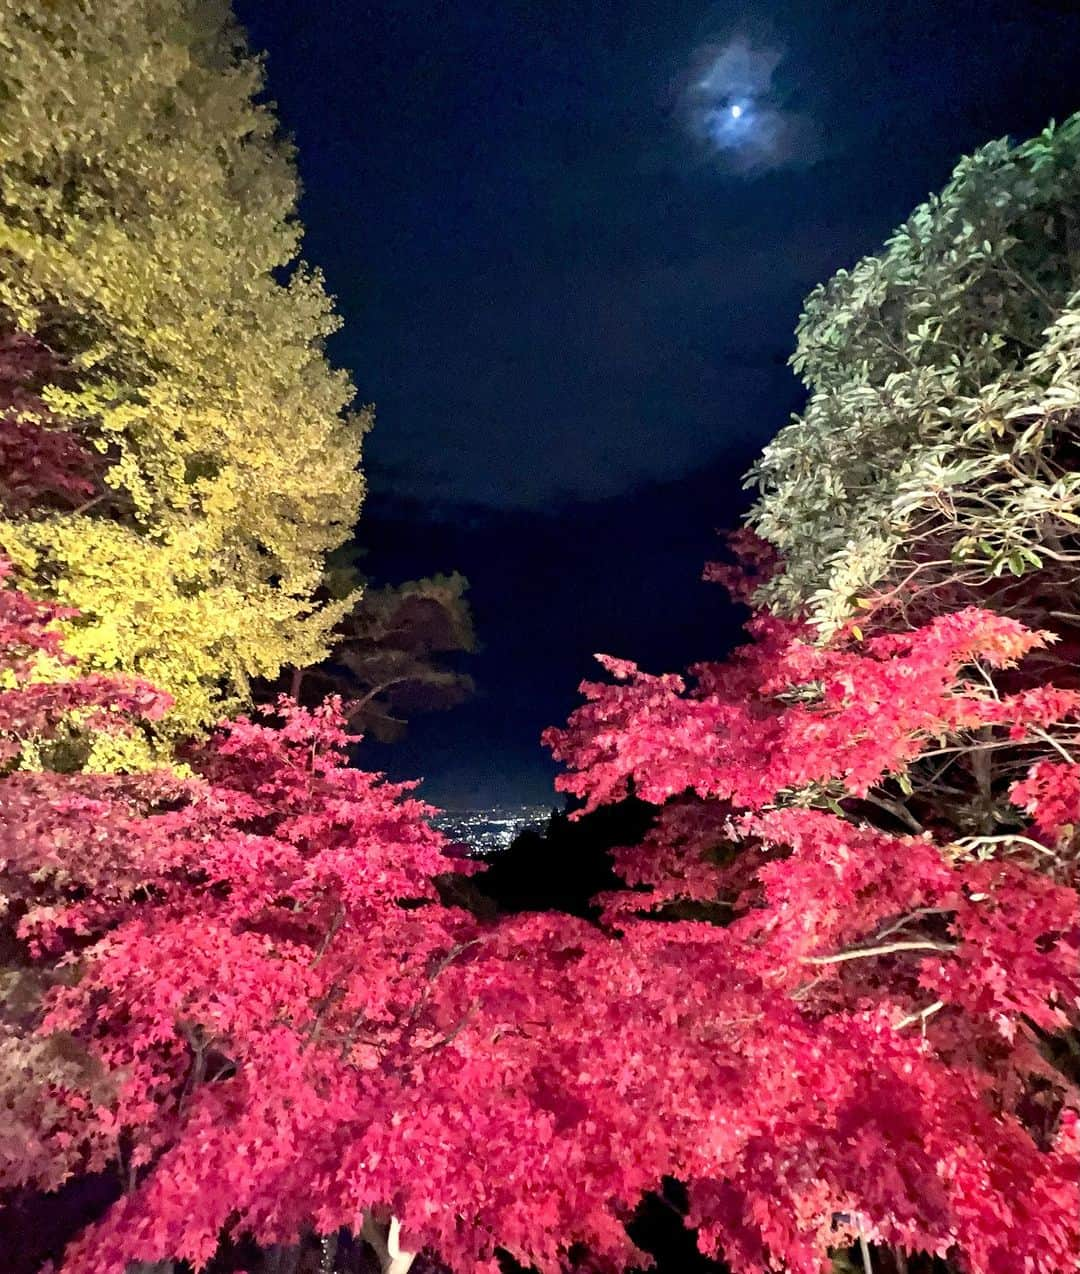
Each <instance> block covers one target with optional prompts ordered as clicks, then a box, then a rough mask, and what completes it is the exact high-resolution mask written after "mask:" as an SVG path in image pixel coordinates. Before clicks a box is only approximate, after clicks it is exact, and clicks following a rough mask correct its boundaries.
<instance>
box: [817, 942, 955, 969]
mask: <svg viewBox="0 0 1080 1274" xmlns="http://www.w3.org/2000/svg"><path fill="white" fill-rule="evenodd" d="M955 950H956V948H955V947H954V946H953V945H952V944H951V943H949V942H924V941H919V942H886V943H885V944H884V945H883V946H880V947H859V948H857V949H855V950H853V951H838V952H837V953H836V955H827V956H803V957H802V960H801V963H802V964H840V963H842V962H843V961H845V960H868V959H869V958H870V957H871V956H881V955H893V954H894V953H895V952H897V951H955Z"/></svg>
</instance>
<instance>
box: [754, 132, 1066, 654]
mask: <svg viewBox="0 0 1080 1274" xmlns="http://www.w3.org/2000/svg"><path fill="white" fill-rule="evenodd" d="M1078 208H1080V116H1074V117H1073V118H1071V119H1069V120H1067V121H1066V122H1065V123H1064V124H1062V125H1061V126H1060V127H1057V128H1053V127H1051V128H1049V129H1047V130H1046V132H1045V133H1043V134H1042V135H1040V136H1038V137H1036V138H1033V139H1032V140H1031V141H1028V142H1025V143H1024V144H1022V145H1020V146H1012V145H1010V144H1009V143H1008V142H1007V141H997V142H993V143H991V144H990V145H988V146H984V147H983V148H982V149H981V150H979V151H977V152H976V153H975V154H974V155H972V156H970V157H968V158H966V159H964V160H962V161H961V163H960V164H959V165H958V167H957V168H956V171H955V173H954V174H953V178H952V180H951V182H950V183H949V185H948V186H946V187H945V189H944V190H943V191H942V192H941V194H940V195H938V196H935V197H934V198H933V199H931V200H929V201H928V202H927V203H925V204H923V205H922V206H920V207H919V208H917V209H916V210H915V211H914V212H913V213H912V215H911V217H910V218H909V219H908V221H907V222H906V223H905V224H904V225H903V226H902V227H900V229H899V230H897V231H896V233H895V234H894V235H893V237H892V238H891V239H890V240H889V241H888V243H887V245H886V247H885V250H884V252H882V253H881V254H880V255H879V256H875V257H867V258H866V259H865V260H863V261H861V262H859V264H858V265H856V266H855V267H854V269H852V270H851V271H847V270H841V271H840V272H839V273H838V274H837V275H836V276H835V277H834V278H833V279H831V280H830V281H829V283H827V284H825V285H824V286H822V287H819V288H817V289H816V290H815V291H814V292H812V293H811V294H810V296H809V298H808V299H807V302H806V306H805V310H804V312H803V315H802V317H801V319H800V321H799V326H798V330H797V335H798V343H797V347H796V352H795V355H794V357H793V359H792V363H793V366H794V367H795V368H796V370H797V371H798V372H799V373H800V374H801V376H802V377H803V379H804V380H805V382H806V384H807V386H808V388H809V390H810V394H811V397H810V402H809V405H808V406H807V408H806V410H805V412H804V413H803V415H802V416H801V417H800V418H798V419H796V420H795V422H794V423H793V424H791V425H789V426H788V427H787V428H786V429H783V430H781V431H780V433H779V434H778V435H777V436H776V438H775V439H774V440H773V442H771V443H770V444H769V445H768V446H767V447H766V448H765V450H764V453H763V455H762V458H761V460H760V461H759V462H758V465H757V467H756V469H755V470H754V471H753V474H752V476H753V478H755V479H756V481H757V482H758V483H759V484H760V486H761V492H762V494H761V497H760V499H759V501H758V504H757V506H756V508H755V510H754V512H753V515H752V521H753V524H754V526H755V527H756V529H757V530H758V531H759V533H760V534H761V535H762V536H763V537H764V538H765V539H766V540H767V541H769V542H770V543H771V544H772V545H773V546H774V547H775V548H776V549H778V550H779V552H780V553H781V555H782V556H783V559H784V563H785V570H784V571H783V573H782V574H780V575H778V576H776V578H775V579H774V581H773V582H772V583H771V584H770V585H769V586H768V587H767V588H766V589H765V591H764V593H763V599H764V600H766V601H767V602H768V603H769V604H770V605H773V606H777V607H779V608H780V609H782V610H784V611H786V612H788V613H791V612H795V611H798V610H800V609H801V608H802V607H804V606H805V607H809V608H810V611H811V613H812V616H813V618H814V620H815V622H816V623H817V624H819V625H820V626H822V627H823V628H824V629H825V630H826V631H832V630H834V629H835V628H836V626H837V625H838V624H840V623H842V622H843V621H844V619H845V618H847V617H848V616H849V615H850V614H851V613H852V611H853V610H856V609H858V605H859V599H863V598H868V597H871V596H873V595H875V594H891V593H892V592H893V590H894V589H895V588H897V586H900V585H902V587H903V594H904V596H903V599H902V600H904V601H905V602H909V601H910V596H911V594H912V593H913V592H917V593H918V595H919V598H920V603H921V606H922V612H923V613H940V612H941V611H942V610H948V609H955V608H956V607H957V606H958V605H964V604H967V603H968V602H970V601H972V600H977V599H983V600H985V599H986V597H987V596H988V595H990V596H992V597H993V605H994V609H999V610H1000V609H1002V608H1003V607H1008V608H1010V609H1012V610H1015V611H1016V612H1017V613H1020V614H1022V615H1026V617H1027V618H1028V620H1029V622H1034V623H1036V624H1038V625H1040V626H1047V624H1048V621H1049V617H1048V615H1047V613H1046V612H1048V611H1051V610H1061V611H1065V612H1071V611H1072V610H1073V609H1074V606H1073V598H1074V596H1075V589H1076V583H1077V566H1078V564H1080V544H1078V543H1077V527H1078V526H1080V474H1078V466H1077V457H1076V447H1075V433H1076V418H1077V412H1078V410H1080V397H1078V394H1080V389H1078V386H1080V376H1078V372H1080V303H1078V299H1077V295H1076V294H1077V290H1078V288H1080V255H1078V254H1077V250H1076V242H1077V233H1078V218H1080V212H1078ZM1033 571H1038V572H1040V578H1039V585H1038V587H1039V589H1040V591H1041V593H1042V613H1040V612H1039V611H1038V609H1037V608H1035V609H1033V608H1032V607H1031V605H1030V599H1031V590H1030V588H1028V587H1026V586H1024V585H1023V584H1022V582H1021V584H1020V585H1017V584H1016V579H1017V578H1018V577H1023V576H1025V575H1030V574H1031V573H1032V572H1033ZM1066 620H1067V622H1068V623H1069V624H1070V625H1071V624H1076V623H1080V620H1077V618H1076V616H1071V618H1069V617H1068V616H1066ZM1054 626H1057V621H1054Z"/></svg>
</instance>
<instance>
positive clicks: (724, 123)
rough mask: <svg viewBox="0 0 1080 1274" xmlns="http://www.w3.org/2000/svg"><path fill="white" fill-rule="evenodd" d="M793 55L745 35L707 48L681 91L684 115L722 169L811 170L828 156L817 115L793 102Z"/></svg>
mask: <svg viewBox="0 0 1080 1274" xmlns="http://www.w3.org/2000/svg"><path fill="white" fill-rule="evenodd" d="M785 56H786V54H785V50H784V49H782V48H780V47H779V46H777V45H775V44H772V43H760V42H758V41H756V40H755V39H754V37H752V36H750V35H748V34H745V33H740V34H737V35H733V36H731V37H730V38H729V39H727V40H725V41H724V42H723V43H717V42H709V43H706V44H703V45H700V46H699V47H698V48H697V50H696V51H695V54H694V56H693V58H692V60H691V65H690V69H689V71H688V72H687V74H686V75H685V77H684V79H683V81H682V83H681V86H680V90H679V108H678V115H679V117H680V119H681V121H682V123H683V125H684V127H685V128H686V129H687V131H688V132H689V134H690V136H691V137H692V138H693V140H694V141H695V142H696V143H697V145H698V146H699V147H700V148H701V149H702V151H703V152H704V153H705V154H707V155H708V156H709V157H710V158H711V159H712V160H713V161H714V162H715V163H716V164H717V165H718V166H719V167H721V168H724V169H726V170H728V171H729V172H733V173H740V174H743V175H746V176H750V175H753V174H755V173H762V172H767V171H769V170H771V169H777V168H797V167H806V166H808V165H810V164H812V163H814V161H815V160H817V159H819V158H820V157H821V155H822V153H823V145H822V135H821V129H820V128H819V126H818V124H817V123H816V121H815V120H814V119H813V117H812V116H811V115H810V114H809V113H807V112H805V111H800V110H797V109H795V108H794V107H793V106H792V105H791V104H790V102H789V101H788V100H786V95H785V91H784V88H783V86H782V84H781V83H780V80H779V76H778V74H777V73H778V71H779V68H780V66H781V64H782V63H783V61H784V59H785Z"/></svg>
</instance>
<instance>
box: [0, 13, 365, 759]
mask: <svg viewBox="0 0 1080 1274" xmlns="http://www.w3.org/2000/svg"><path fill="white" fill-rule="evenodd" d="M0 38H2V41H3V44H4V71H3V85H2V88H3V92H2V93H0V248H2V251H0V326H2V327H3V329H4V332H5V335H4V337H3V342H4V344H3V351H4V353H5V356H6V361H7V364H8V366H9V367H10V364H11V361H12V352H13V351H21V350H25V349H26V348H27V342H28V341H31V342H32V343H33V348H35V349H37V350H40V351H44V354H45V355H46V356H47V358H48V359H50V360H51V371H52V374H51V375H50V374H48V372H49V370H50V369H49V368H48V367H46V368H45V369H44V372H45V374H42V366H41V365H40V360H39V366H38V367H37V368H34V369H30V370H32V371H33V373H34V375H33V377H32V381H31V382H27V384H26V386H25V388H24V389H23V390H22V391H21V392H22V393H23V400H22V401H17V402H13V400H12V396H11V394H10V393H8V394H7V395H6V401H5V404H4V406H5V409H6V416H7V420H6V422H5V426H4V429H5V433H4V435H3V437H2V438H0V446H3V447H4V449H5V452H7V451H8V449H10V448H13V447H14V446H15V443H14V442H13V441H12V436H13V432H15V431H18V430H19V429H22V430H23V431H24V432H25V430H26V429H27V428H28V427H29V426H31V425H33V424H37V425H41V426H44V427H48V428H50V432H49V433H48V440H49V444H50V445H51V446H53V447H54V449H55V447H56V446H58V445H60V443H59V441H58V440H59V439H61V438H65V437H66V438H69V439H72V440H73V441H71V442H70V443H65V444H64V445H67V446H68V448H69V451H68V452H65V453H64V454H63V455H62V456H61V455H59V454H57V455H54V456H53V458H52V460H51V461H49V464H50V466H51V468H50V469H49V472H48V473H47V474H44V475H39V477H41V476H43V477H44V478H45V479H47V480H39V481H38V486H39V487H41V488H48V487H49V486H50V485H51V486H52V487H53V488H55V487H56V482H57V481H58V480H60V479H61V478H62V477H63V474H64V473H66V472H67V470H66V466H67V465H68V464H69V461H70V458H71V456H73V454H74V453H72V452H70V448H71V447H72V446H75V445H76V444H77V445H78V446H80V447H84V448H89V449H90V450H91V452H92V454H93V455H94V456H95V457H96V462H97V469H98V470H100V474H99V475H97V476H96V481H97V486H96V488H95V492H94V495H93V496H91V495H90V494H87V495H84V496H83V497H82V498H81V499H78V500H74V499H57V498H55V497H49V496H48V495H47V496H46V498H45V499H44V500H42V501H38V502H36V503H33V504H32V507H28V504H30V502H28V501H27V499H25V498H17V499H15V500H12V499H11V498H10V497H11V492H10V491H9V493H8V494H9V498H8V500H7V515H6V518H5V520H3V521H0V545H2V547H3V549H4V551H5V552H6V553H7V555H8V556H9V557H10V558H11V560H12V561H13V562H14V563H15V564H16V567H17V569H18V571H19V573H20V576H21V577H22V578H23V579H24V580H26V581H27V582H28V583H29V584H31V585H32V586H33V587H34V589H35V590H36V591H37V592H38V593H39V594H40V595H42V596H49V597H54V598H56V599H57V600H59V601H60V602H62V603H63V604H64V605H70V606H74V607H76V608H77V609H78V610H79V612H80V616H81V618H80V621H79V623H78V624H77V625H75V626H73V627H72V628H71V630H70V634H69V642H68V649H69V650H70V652H71V653H72V654H73V655H75V656H76V657H77V658H78V660H79V662H80V665H81V666H83V667H85V668H87V669H90V670H101V671H105V670H108V671H112V670H116V671H121V672H128V673H135V674H138V675H141V676H146V677H149V678H151V679H152V680H153V681H154V682H155V684H158V685H160V686H162V687H163V688H164V689H166V690H167V691H168V692H169V693H170V694H171V695H172V696H173V698H174V706H173V708H172V710H171V712H170V716H169V718H168V723H169V730H170V732H171V733H173V734H178V733H182V732H184V731H187V730H190V729H192V728H196V727H201V726H205V725H207V724H209V723H211V722H213V721H214V720H216V719H217V718H218V717H219V716H220V714H221V712H222V710H223V709H225V708H228V707H229V706H230V705H231V704H234V703H236V702H237V701H238V699H242V698H243V697H244V695H245V693H246V686H247V681H248V679H249V678H250V677H252V676H262V677H273V676H276V674H277V672H278V669H279V668H280V667H281V666H282V665H283V664H284V663H296V662H299V663H301V664H307V663H313V662H316V661H317V660H318V659H319V658H321V657H322V655H323V654H324V653H325V650H326V638H327V634H328V633H329V631H330V629H331V628H332V627H333V625H334V623H335V622H336V621H337V619H338V618H339V616H340V615H341V614H342V613H344V611H345V610H346V609H347V608H348V603H342V604H341V605H339V606H337V607H335V606H326V607H316V606H315V605H314V603H313V600H312V599H313V596H314V594H315V590H316V588H317V586H318V584H319V582H320V579H321V572H322V563H323V558H324V555H325V554H326V553H327V552H328V551H329V550H330V549H332V548H334V547H335V546H336V545H337V544H339V543H340V542H341V541H342V540H343V539H344V538H346V536H347V535H348V534H349V532H350V529H351V527H352V525H353V523H354V521H355V517H356V512H357V507H358V504H359V500H360V496H361V491H362V487H361V480H360V477H359V475H358V473H357V471H356V464H357V459H358V454H359V437H360V433H361V432H362V429H363V426H364V423H365V421H364V419H363V418H361V419H359V420H349V419H348V418H346V417H343V415H342V412H343V409H344V408H345V407H346V405H347V404H348V402H349V400H350V398H351V397H352V389H351V387H350V385H349V384H348V381H347V378H346V377H345V376H344V375H343V374H341V373H339V372H335V371H332V370H331V369H329V368H328V366H327V364H326V362H325V359H324V357H323V353H322V345H323V340H324V338H325V337H326V335H327V334H328V333H329V332H331V331H332V330H333V329H334V327H335V326H336V322H337V320H336V319H335V317H334V315H333V314H332V311H331V308H330V302H329V299H328V298H327V296H326V294H325V292H324V290H323V286H322V282H321V279H320V278H319V276H318V274H317V273H315V272H313V271H311V270H309V269H308V268H307V267H306V266H304V265H303V264H302V263H301V262H299V261H298V258H297V252H298V246H299V240H300V227H299V225H298V223H297V221H296V219H295V215H294V209H295V202H296V181H295V176H294V173H293V168H292V161H291V155H290V152H289V149H288V147H286V146H284V145H282V144H281V143H280V142H279V141H278V140H276V138H275V136H274V120H273V116H272V114H271V113H270V110H269V109H268V108H267V107H266V106H265V105H263V104H261V103H260V102H259V101H258V98H259V95H260V93H261V89H262V79H261V69H260V67H259V64H258V63H257V62H255V61H253V60H252V59H251V58H250V57H248V56H247V55H246V53H245V52H244V50H243V47H242V44H241V41H240V38H239V35H238V33H237V31H236V29H235V28H234V26H233V25H232V23H231V20H230V19H229V18H228V15H227V11H226V7H225V6H224V5H217V4H212V3H203V2H202V0H149V2H147V0H93V2H92V3H89V4H87V3H81V2H76V0H58V2H57V3H52V4H48V5H42V4H40V3H38V2H37V0H4V3H3V4H2V5H0ZM10 376H11V372H10V371H9V370H7V369H5V371H4V374H3V379H4V381H5V382H8V381H9V379H10ZM31 392H32V394H33V395H34V396H36V397H38V398H39V399H40V400H43V402H44V405H45V406H46V408H47V412H48V418H47V419H44V418H43V416H42V412H41V410H40V408H38V407H35V406H34V405H33V404H30V403H28V402H26V401H25V399H26V397H27V396H28V395H30V394H31ZM58 424H65V425H66V429H67V430H68V433H67V434H66V435H63V434H58V433H57V432H55V426H56V425H58ZM26 445H28V444H26V443H25V441H24V443H23V449H24V450H25V447H26ZM42 445H44V444H42ZM58 475H59V476H58ZM16 485H18V484H16ZM62 485H63V483H62ZM63 492H64V494H65V495H74V494H75V488H74V487H72V485H71V483H70V482H68V483H67V485H66V486H64V487H63ZM15 494H16V496H19V494H20V493H19V491H18V490H16V491H15ZM22 494H23V495H24V496H25V492H23V493H22ZM79 494H80V495H81V494H82V493H81V491H80V492H79ZM95 497H96V498H95Z"/></svg>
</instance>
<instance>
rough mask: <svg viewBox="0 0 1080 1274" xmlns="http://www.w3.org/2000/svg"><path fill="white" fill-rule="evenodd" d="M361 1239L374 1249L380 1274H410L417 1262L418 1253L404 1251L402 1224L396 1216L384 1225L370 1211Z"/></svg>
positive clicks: (362, 1228) (361, 1228)
mask: <svg viewBox="0 0 1080 1274" xmlns="http://www.w3.org/2000/svg"><path fill="white" fill-rule="evenodd" d="M360 1237H361V1238H362V1239H364V1240H365V1241H366V1242H367V1243H369V1244H370V1245H371V1247H372V1248H373V1249H374V1251H375V1255H376V1257H377V1258H378V1261H379V1274H409V1270H410V1269H411V1268H412V1263H413V1261H415V1260H416V1253H415V1252H405V1251H403V1250H402V1248H401V1243H400V1239H401V1222H400V1221H399V1220H398V1219H397V1217H396V1216H392V1217H391V1218H390V1219H389V1221H388V1222H385V1223H384V1222H381V1221H376V1220H375V1217H374V1216H373V1215H372V1213H371V1211H370V1210H368V1211H367V1212H365V1213H364V1224H363V1225H362V1226H361V1227H360Z"/></svg>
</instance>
